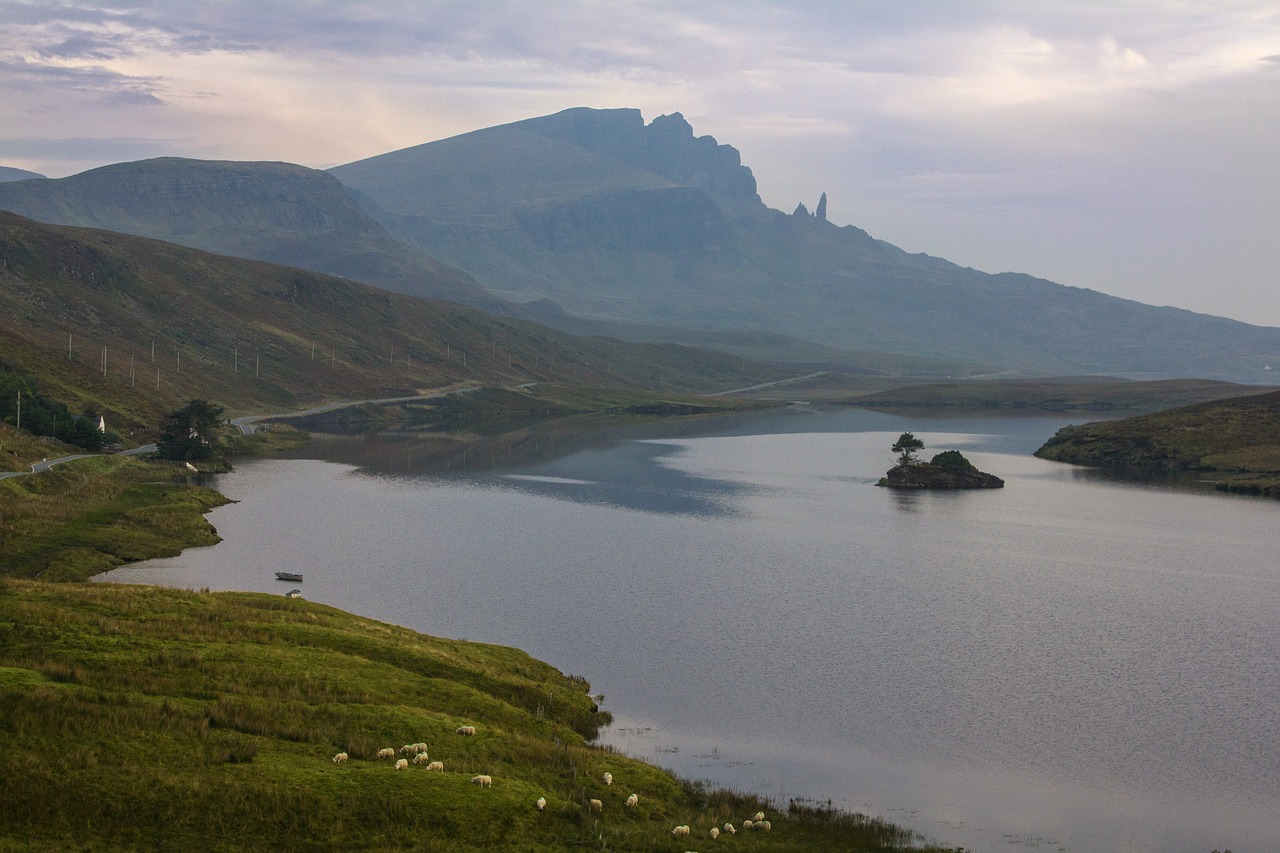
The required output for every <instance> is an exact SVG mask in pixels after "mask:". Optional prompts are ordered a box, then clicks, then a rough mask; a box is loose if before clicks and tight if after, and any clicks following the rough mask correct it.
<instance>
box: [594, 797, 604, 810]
mask: <svg viewBox="0 0 1280 853" xmlns="http://www.w3.org/2000/svg"><path fill="white" fill-rule="evenodd" d="M591 808H593V809H595V810H596V811H598V812H602V811H604V803H602V802H600V801H599V800H592V801H591Z"/></svg>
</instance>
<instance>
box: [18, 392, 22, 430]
mask: <svg viewBox="0 0 1280 853" xmlns="http://www.w3.org/2000/svg"><path fill="white" fill-rule="evenodd" d="M18 429H22V389H21V388H19V389H18Z"/></svg>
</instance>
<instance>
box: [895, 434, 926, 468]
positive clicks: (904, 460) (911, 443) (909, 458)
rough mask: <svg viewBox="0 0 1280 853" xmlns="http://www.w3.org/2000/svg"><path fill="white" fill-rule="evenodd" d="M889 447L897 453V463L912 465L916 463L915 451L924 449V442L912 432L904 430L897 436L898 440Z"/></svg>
mask: <svg viewBox="0 0 1280 853" xmlns="http://www.w3.org/2000/svg"><path fill="white" fill-rule="evenodd" d="M889 449H890V450H892V451H893V452H894V453H896V454H898V464H899V465H914V464H916V451H919V450H924V442H923V441H921V440H920V439H918V438H916V437H915V436H914V435H913V434H911V433H909V432H904V433H903V434H902V435H900V436H898V440H897V441H896V442H894V444H893V447H891V448H889Z"/></svg>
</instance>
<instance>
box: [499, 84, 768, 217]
mask: <svg viewBox="0 0 1280 853" xmlns="http://www.w3.org/2000/svg"><path fill="white" fill-rule="evenodd" d="M513 127H521V128H524V129H527V130H532V131H534V132H536V133H539V134H541V135H543V136H547V137H549V138H552V139H558V140H560V141H562V142H570V143H572V144H574V145H577V146H579V147H581V148H583V149H585V150H587V151H590V152H592V153H596V154H604V155H607V156H609V157H614V158H617V159H618V160H621V161H622V162H624V163H627V164H628V165H631V166H635V167H637V168H640V169H643V170H645V171H647V172H652V173H654V174H657V175H661V176H662V177H664V178H667V179H668V180H670V181H672V182H674V183H677V184H682V185H684V186H689V187H696V188H698V189H701V190H705V191H706V192H707V193H708V194H710V196H711V197H712V198H713V199H714V200H715V202H716V204H717V205H718V206H719V207H720V209H721V211H723V212H724V213H725V215H726V216H728V217H730V218H738V217H742V216H749V215H752V214H756V213H761V212H763V211H764V209H765V207H764V202H762V201H761V200H760V196H759V195H757V194H756V179H755V175H753V174H752V173H751V170H750V169H748V168H747V167H746V166H744V165H742V157H741V155H740V154H739V153H738V149H736V148H734V147H733V146H731V145H721V144H719V143H718V142H716V140H715V138H714V137H712V136H697V137H695V136H694V135H693V127H692V126H691V125H690V124H689V122H687V121H685V118H684V116H683V115H681V114H680V113H671V114H670V115H664V116H658V117H657V118H655V119H654V120H653V121H651V122H650V123H649V124H648V125H646V124H645V123H644V118H643V117H642V116H641V114H640V111H639V110H627V109H619V110H592V109H586V108H578V109H571V110H565V111H564V112H560V113H556V114H555V115H551V116H546V117H543V118H536V119H529V120H528V121H524V122H518V123H516V124H515V125H513Z"/></svg>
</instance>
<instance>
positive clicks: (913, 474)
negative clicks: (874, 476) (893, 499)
mask: <svg viewBox="0 0 1280 853" xmlns="http://www.w3.org/2000/svg"><path fill="white" fill-rule="evenodd" d="M876 485H877V486H888V487H890V488H893V489H1002V488H1004V480H1001V479H1000V478H999V477H997V476H995V475H994V474H988V473H986V472H985V471H979V470H978V469H977V468H957V467H951V466H943V465H931V464H929V463H928V462H918V463H916V464H914V465H898V466H895V467H894V468H893V469H892V470H890V471H889V472H888V473H887V474H885V476H884V477H882V478H881V479H880V482H878V483H876Z"/></svg>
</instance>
